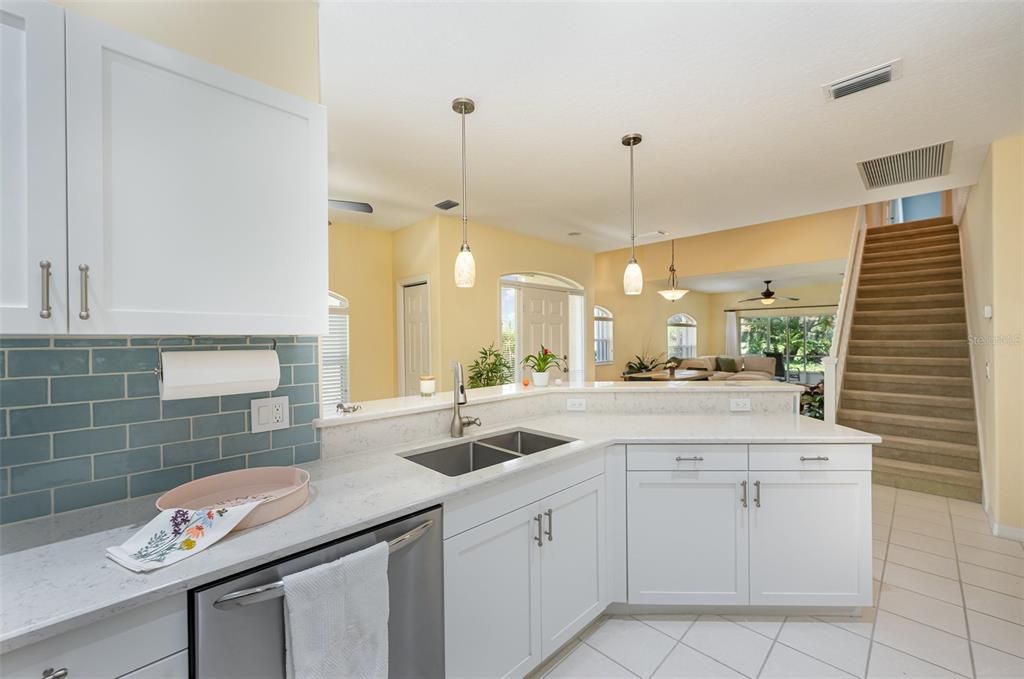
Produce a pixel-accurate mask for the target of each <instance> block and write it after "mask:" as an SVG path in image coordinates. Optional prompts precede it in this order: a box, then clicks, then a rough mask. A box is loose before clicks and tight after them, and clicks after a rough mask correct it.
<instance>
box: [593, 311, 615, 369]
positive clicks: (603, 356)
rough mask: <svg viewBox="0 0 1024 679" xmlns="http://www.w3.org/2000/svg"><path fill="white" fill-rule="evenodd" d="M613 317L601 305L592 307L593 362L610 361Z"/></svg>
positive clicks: (612, 341)
mask: <svg viewBox="0 0 1024 679" xmlns="http://www.w3.org/2000/svg"><path fill="white" fill-rule="evenodd" d="M613 323H614V319H613V317H612V312H611V311H609V310H608V309H606V308H604V307H603V306H595V307H594V363H611V362H612V357H613V353H612V347H613V346H614V337H613V335H612V333H613V331H614V326H613V325H612V324H613Z"/></svg>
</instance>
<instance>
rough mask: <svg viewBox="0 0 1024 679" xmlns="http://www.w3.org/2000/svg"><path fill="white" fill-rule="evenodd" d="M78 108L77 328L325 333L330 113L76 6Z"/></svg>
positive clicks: (72, 167) (74, 211)
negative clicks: (95, 17) (91, 16)
mask: <svg viewBox="0 0 1024 679" xmlns="http://www.w3.org/2000/svg"><path fill="white" fill-rule="evenodd" d="M67 101H68V123H67V129H68V233H69V236H68V252H69V269H70V284H69V287H70V297H71V300H72V302H71V324H70V327H71V332H72V333H74V334H77V333H82V334H85V333H114V334H125V333H142V334H161V333H189V334H200V333H204V334H211V333H212V334H257V333H261V334H262V333H280V334H300V333H304V334H323V333H325V332H326V325H327V310H326V307H325V306H324V303H323V298H324V293H325V292H326V290H327V250H326V246H327V194H326V192H327V181H326V171H327V140H326V132H325V130H326V125H325V116H324V110H323V108H322V107H321V106H319V105H317V104H313V103H310V102H308V101H306V100H304V99H301V98H299V97H295V96H293V95H290V94H286V93H284V92H281V91H279V90H276V89H274V88H272V87H269V86H267V85H263V84H261V83H257V82H254V81H252V80H249V79H247V78H243V77H241V76H238V75H235V74H233V73H229V72H227V71H225V70H223V69H221V68H218V67H216V66H212V65H210V64H207V63H205V62H202V61H199V60H198V59H194V58H192V57H189V56H186V55H183V54H181V53H179V52H176V51H174V50H171V49H167V48H165V47H162V46H159V45H156V44H154V43H151V42H149V41H146V40H142V39H140V38H138V37H136V36H133V35H130V34H127V33H124V32H122V31H118V30H116V29H114V28H111V27H109V26H107V25H105V24H103V23H100V22H97V21H94V20H91V19H89V18H86V17H82V16H79V15H77V14H74V13H73V12H68V14H67ZM84 267H88V270H87V271H86V270H85V269H84ZM86 307H88V308H86Z"/></svg>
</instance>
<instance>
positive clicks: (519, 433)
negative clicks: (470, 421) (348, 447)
mask: <svg viewBox="0 0 1024 679" xmlns="http://www.w3.org/2000/svg"><path fill="white" fill-rule="evenodd" d="M574 440H575V439H570V438H560V437H556V436H553V435H551V434H539V433H537V432H532V431H527V430H525V429H514V430H512V431H507V432H504V433H501V434H494V435H492V436H485V437H484V438H480V439H474V440H472V441H460V442H459V443H456V444H453V445H449V446H444V447H443V448H435V449H434V450H428V451H426V452H423V453H416V454H415V455H409V456H408V457H406V458H405V459H407V460H409V461H410V462H415V463H416V464H418V465H422V466H424V467H427V468H429V469H433V470H434V471H436V472H440V473H442V474H444V475H445V476H461V475H463V474H468V473H469V472H475V471H476V470H477V469H484V468H485V467H491V466H493V465H496V464H501V463H502V462H508V461H509V460H515V459H517V458H520V457H523V456H525V455H531V454H533V453H539V452H541V451H542V450H547V449H548V448H554V447H555V446H560V445H563V444H566V443H569V442H570V441H574Z"/></svg>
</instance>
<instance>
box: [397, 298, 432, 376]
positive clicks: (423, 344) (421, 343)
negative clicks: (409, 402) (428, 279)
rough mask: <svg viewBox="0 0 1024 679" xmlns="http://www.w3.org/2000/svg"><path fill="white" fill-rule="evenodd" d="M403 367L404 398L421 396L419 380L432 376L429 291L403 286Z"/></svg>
mask: <svg viewBox="0 0 1024 679" xmlns="http://www.w3.org/2000/svg"><path fill="white" fill-rule="evenodd" d="M402 316H403V317H402V365H403V378H404V379H403V384H404V385H405V395H406V396H410V395H413V394H418V393H420V377H421V376H423V375H429V374H430V288H429V286H428V284H427V283H416V284H413V285H404V286H402Z"/></svg>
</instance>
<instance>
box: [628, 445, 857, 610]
mask: <svg viewBox="0 0 1024 679" xmlns="http://www.w3.org/2000/svg"><path fill="white" fill-rule="evenodd" d="M654 447H655V446H643V447H642V451H641V453H642V455H641V456H640V457H639V458H638V459H637V460H633V459H631V458H630V453H631V450H632V446H627V453H626V455H627V469H629V471H627V472H626V478H627V481H626V508H627V516H628V521H627V525H628V541H627V543H628V549H627V552H628V553H627V572H628V576H627V582H628V591H627V597H628V602H629V603H630V604H676V605H679V604H690V605H748V604H749V605H767V606H843V607H856V606H870V605H871V600H872V599H871V586H872V585H871V579H872V576H871V471H870V469H871V446H868V445H810V444H803V445H789V446H782V445H773V446H756V445H751V446H750V456H749V465H748V467H749V469H748V470H745V471H736V470H731V471H704V470H700V471H676V470H675V469H676V462H675V460H677V459H678V458H680V457H682V458H686V457H687V456H690V457H692V456H693V447H692V446H690V447H683V446H670V445H664V446H661V447H662V448H664V449H665V450H664V454H663V455H661V456H660V459H662V460H664V463H663V464H664V469H663V470H662V471H634V470H635V469H638V468H639V469H645V470H646V469H649V468H650V467H651V466H652V464H656V463H657V462H656V461H657V460H658V459H659V458H658V457H656V456H652V450H651V449H652V448H654ZM676 452H678V453H679V455H675V453H676ZM698 456H700V455H698ZM708 460H711V458H710V456H708ZM652 461H653V462H652ZM712 463H713V462H712ZM787 466H788V467H790V469H780V467H787Z"/></svg>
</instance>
